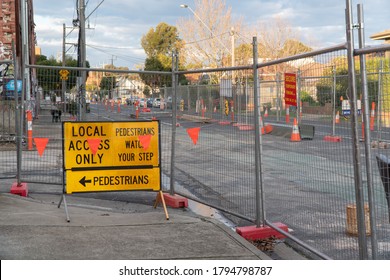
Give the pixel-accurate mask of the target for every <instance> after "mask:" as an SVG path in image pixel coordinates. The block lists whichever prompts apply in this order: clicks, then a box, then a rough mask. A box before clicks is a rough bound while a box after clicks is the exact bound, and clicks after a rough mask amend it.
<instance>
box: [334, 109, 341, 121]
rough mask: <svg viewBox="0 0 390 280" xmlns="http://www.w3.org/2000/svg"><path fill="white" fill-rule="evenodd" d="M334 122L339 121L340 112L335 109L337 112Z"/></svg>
mask: <svg viewBox="0 0 390 280" xmlns="http://www.w3.org/2000/svg"><path fill="white" fill-rule="evenodd" d="M335 123H340V114H339V111H337V113H336V119H335Z"/></svg>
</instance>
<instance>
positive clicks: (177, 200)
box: [164, 193, 188, 208]
mask: <svg viewBox="0 0 390 280" xmlns="http://www.w3.org/2000/svg"><path fill="white" fill-rule="evenodd" d="M164 200H165V204H166V205H168V206H169V207H172V208H187V207H188V199H187V198H185V197H182V196H180V195H176V194H175V195H170V194H168V193H164Z"/></svg>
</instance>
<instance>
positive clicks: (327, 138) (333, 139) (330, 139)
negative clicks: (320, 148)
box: [324, 135, 341, 142]
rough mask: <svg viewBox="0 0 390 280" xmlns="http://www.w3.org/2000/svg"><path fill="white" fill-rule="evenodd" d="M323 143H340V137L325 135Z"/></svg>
mask: <svg viewBox="0 0 390 280" xmlns="http://www.w3.org/2000/svg"><path fill="white" fill-rule="evenodd" d="M324 141H327V142H341V137H340V136H334V135H327V136H324Z"/></svg>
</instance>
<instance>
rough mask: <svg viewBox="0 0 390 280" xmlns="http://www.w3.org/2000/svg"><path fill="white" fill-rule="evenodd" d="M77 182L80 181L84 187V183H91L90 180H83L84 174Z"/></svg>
mask: <svg viewBox="0 0 390 280" xmlns="http://www.w3.org/2000/svg"><path fill="white" fill-rule="evenodd" d="M79 182H80V184H82V185H83V186H84V187H86V186H85V183H92V181H91V180H85V176H84V177H83V178H81V180H80V181H79Z"/></svg>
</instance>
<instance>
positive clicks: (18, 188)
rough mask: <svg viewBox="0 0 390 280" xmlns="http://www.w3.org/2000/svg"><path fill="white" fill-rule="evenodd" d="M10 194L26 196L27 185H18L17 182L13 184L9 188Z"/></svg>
mask: <svg viewBox="0 0 390 280" xmlns="http://www.w3.org/2000/svg"><path fill="white" fill-rule="evenodd" d="M10 193H12V194H17V195H20V196H27V195H28V186H27V183H20V184H19V185H18V183H17V182H15V183H13V184H12V186H11V190H10Z"/></svg>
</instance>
